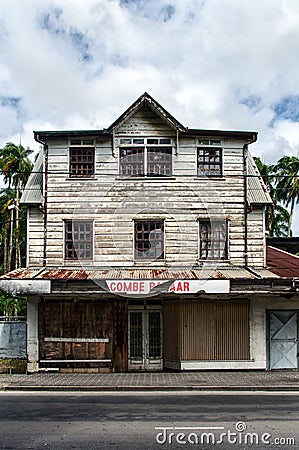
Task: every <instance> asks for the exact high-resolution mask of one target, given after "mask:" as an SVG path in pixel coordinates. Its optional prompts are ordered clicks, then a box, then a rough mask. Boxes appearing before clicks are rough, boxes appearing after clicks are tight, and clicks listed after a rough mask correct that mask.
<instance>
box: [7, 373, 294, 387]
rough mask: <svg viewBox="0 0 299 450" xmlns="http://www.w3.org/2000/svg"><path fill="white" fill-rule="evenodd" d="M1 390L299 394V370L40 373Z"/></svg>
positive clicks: (12, 378) (10, 380)
mask: <svg viewBox="0 0 299 450" xmlns="http://www.w3.org/2000/svg"><path fill="white" fill-rule="evenodd" d="M0 390H2V391H4V390H5V391H9V390H22V391H112V390H113V391H126V390H127V391H138V390H155V391H163V390H243V391H246V390H271V391H274V390H275V391H276V390H278V391H280V390H281V391H294V390H298V391H299V372H298V371H278V372H264V371H198V372H178V373H177V372H176V373H172V372H159V373H157V372H155V373H149V372H146V373H111V374H98V373H96V374H88V373H36V374H32V375H0Z"/></svg>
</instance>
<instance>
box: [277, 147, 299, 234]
mask: <svg viewBox="0 0 299 450" xmlns="http://www.w3.org/2000/svg"><path fill="white" fill-rule="evenodd" d="M273 170H274V173H275V174H276V183H275V188H276V195H277V198H278V200H279V201H281V202H282V203H283V204H285V205H286V206H287V207H288V206H289V207H290V215H289V221H288V230H287V235H288V237H290V236H292V222H293V215H294V209H295V205H296V204H299V158H297V157H296V156H283V157H282V158H280V159H279V160H278V161H277V164H276V165H275V166H274V168H273Z"/></svg>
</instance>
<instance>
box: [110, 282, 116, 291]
mask: <svg viewBox="0 0 299 450" xmlns="http://www.w3.org/2000/svg"><path fill="white" fill-rule="evenodd" d="M115 289H116V285H115V283H114V281H113V282H112V283H111V284H110V291H112V292H114V291H115Z"/></svg>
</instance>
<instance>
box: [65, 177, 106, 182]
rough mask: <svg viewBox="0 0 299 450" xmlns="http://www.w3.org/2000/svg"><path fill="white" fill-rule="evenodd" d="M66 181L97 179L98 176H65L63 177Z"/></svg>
mask: <svg viewBox="0 0 299 450" xmlns="http://www.w3.org/2000/svg"><path fill="white" fill-rule="evenodd" d="M65 180H66V181H81V180H83V181H91V180H93V181H97V180H98V177H95V176H92V177H67V178H65Z"/></svg>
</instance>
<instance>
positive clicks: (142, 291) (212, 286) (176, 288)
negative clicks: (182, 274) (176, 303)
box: [106, 280, 230, 295]
mask: <svg viewBox="0 0 299 450" xmlns="http://www.w3.org/2000/svg"><path fill="white" fill-rule="evenodd" d="M106 282H107V285H108V288H109V291H110V292H111V293H115V294H131V295H132V294H133V295H134V294H135V295H148V294H151V293H154V292H155V290H156V289H155V288H157V287H158V286H160V285H161V286H160V287H161V292H163V284H165V291H164V292H168V293H174V294H196V293H198V292H203V293H207V294H217V293H228V292H229V289H230V284H229V280H175V281H173V283H172V284H171V285H170V286H169V285H168V284H169V280H106Z"/></svg>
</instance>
